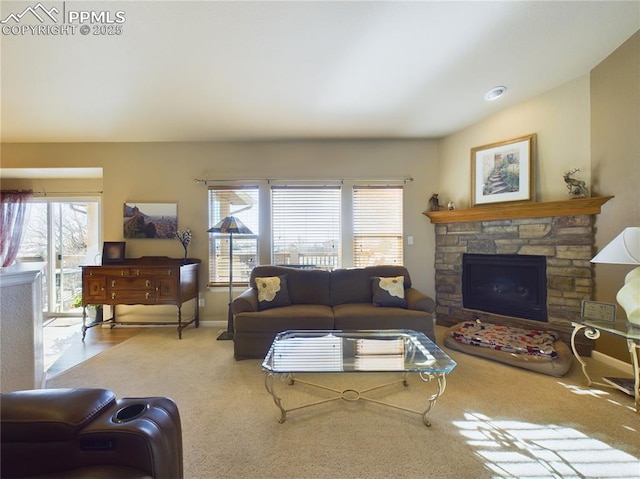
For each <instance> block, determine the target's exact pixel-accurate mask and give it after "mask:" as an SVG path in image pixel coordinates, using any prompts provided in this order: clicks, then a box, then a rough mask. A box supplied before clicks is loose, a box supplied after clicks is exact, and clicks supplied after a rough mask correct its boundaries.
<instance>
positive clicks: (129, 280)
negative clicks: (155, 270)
mask: <svg viewBox="0 0 640 479" xmlns="http://www.w3.org/2000/svg"><path fill="white" fill-rule="evenodd" d="M107 284H108V286H109V291H127V290H136V291H139V290H142V291H144V290H153V289H155V282H154V281H153V279H150V278H145V277H141V278H139V277H135V276H134V277H131V276H123V277H119V278H118V277H110V278H108V280H107Z"/></svg>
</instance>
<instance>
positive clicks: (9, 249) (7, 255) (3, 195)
mask: <svg viewBox="0 0 640 479" xmlns="http://www.w3.org/2000/svg"><path fill="white" fill-rule="evenodd" d="M32 195H33V192H32V191H31V190H22V191H19V190H2V191H0V203H1V205H0V206H1V208H0V265H1V266H2V267H4V266H11V265H12V264H13V263H14V261H15V260H16V257H17V256H18V249H19V248H20V242H21V241H22V234H23V232H24V223H25V220H26V216H27V215H26V213H27V200H28V199H29V198H31V196H32Z"/></svg>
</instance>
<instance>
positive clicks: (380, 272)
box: [232, 266, 435, 359]
mask: <svg viewBox="0 0 640 479" xmlns="http://www.w3.org/2000/svg"><path fill="white" fill-rule="evenodd" d="M273 276H280V277H285V278H286V280H285V281H286V288H287V289H288V299H289V302H290V304H287V305H284V306H278V307H272V308H269V309H262V308H261V307H260V305H259V301H258V290H257V285H256V278H264V277H273ZM394 276H403V277H404V296H405V299H406V307H381V306H374V304H373V293H372V278H373V277H384V278H388V277H394ZM249 285H250V288H249V289H248V290H246V291H245V292H244V293H242V294H241V295H240V296H238V297H237V298H236V299H235V300H234V301H233V303H232V311H233V315H234V356H235V358H236V359H249V358H264V356H265V355H266V353H267V351H268V350H269V347H270V346H271V343H272V342H273V339H274V338H275V336H276V334H278V333H280V332H282V331H287V330H295V329H320V330H332V329H335V330H363V329H412V330H415V331H421V332H423V333H424V334H426V335H427V336H428V337H429V338H431V339H432V340H433V341H435V336H434V329H433V323H434V321H433V315H432V313H433V311H434V309H435V302H434V301H433V299H432V298H430V297H429V296H427V295H426V294H423V293H421V292H420V291H418V290H417V289H415V288H413V287H412V285H411V277H410V276H409V272H408V271H407V269H406V268H405V267H404V266H370V267H367V268H354V269H338V270H334V271H331V272H329V271H321V270H306V269H296V268H287V267H283V266H257V267H255V268H254V269H253V271H252V272H251V278H250V282H249Z"/></svg>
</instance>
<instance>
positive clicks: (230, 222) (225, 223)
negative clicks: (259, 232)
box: [207, 216, 253, 235]
mask: <svg viewBox="0 0 640 479" xmlns="http://www.w3.org/2000/svg"><path fill="white" fill-rule="evenodd" d="M207 233H227V234H242V235H251V234H253V232H252V231H251V230H250V229H249V228H248V227H247V226H246V225H245V224H244V223H243V222H242V221H240V220H239V219H238V218H236V217H235V216H227V217H226V218H223V219H222V220H220V222H218V224H217V225H215V226H213V227H211V228H209V229H208V230H207Z"/></svg>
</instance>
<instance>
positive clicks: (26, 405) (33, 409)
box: [0, 388, 116, 442]
mask: <svg viewBox="0 0 640 479" xmlns="http://www.w3.org/2000/svg"><path fill="white" fill-rule="evenodd" d="M0 404H1V405H2V409H1V411H2V413H1V415H2V441H3V442H10V441H11V442H46V441H67V440H70V439H71V438H73V437H74V436H75V435H76V434H78V432H79V431H80V430H81V429H83V428H84V427H86V425H87V424H89V423H90V422H91V421H93V420H94V419H96V418H97V417H98V416H99V415H100V414H102V413H103V412H104V411H106V410H107V409H108V408H109V407H111V406H113V405H114V404H116V397H115V394H114V393H113V392H111V391H109V390H107V389H86V388H77V389H33V390H28V391H15V392H11V393H6V394H2V395H0Z"/></svg>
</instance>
